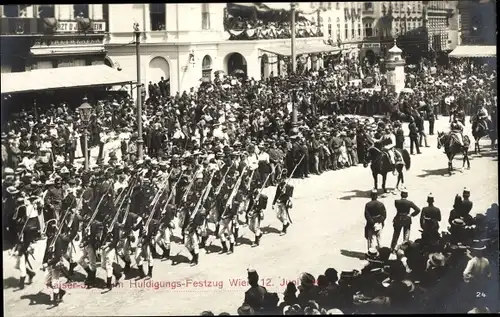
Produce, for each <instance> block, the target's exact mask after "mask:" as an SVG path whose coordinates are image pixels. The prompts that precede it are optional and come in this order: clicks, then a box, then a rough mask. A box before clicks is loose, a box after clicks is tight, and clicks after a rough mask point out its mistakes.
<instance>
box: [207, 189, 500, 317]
mask: <svg viewBox="0 0 500 317" xmlns="http://www.w3.org/2000/svg"><path fill="white" fill-rule="evenodd" d="M461 199H462V198H461V196H459V195H457V196H456V198H455V203H454V204H453V210H452V212H451V213H450V218H449V221H448V223H449V227H448V230H447V231H442V232H441V233H438V236H429V235H426V234H425V233H424V231H425V229H424V230H420V231H421V232H422V237H421V238H419V239H417V240H415V241H407V242H404V243H403V244H401V245H399V246H398V247H396V249H395V250H393V251H392V250H391V249H390V248H387V247H381V248H380V249H378V250H377V249H370V250H369V251H368V253H367V254H366V256H365V260H366V261H367V264H366V265H365V266H364V267H363V268H362V269H361V270H352V271H342V272H340V273H339V272H338V271H337V270H336V269H334V268H327V269H326V270H325V272H324V273H323V274H321V275H318V276H317V277H314V276H313V275H312V274H310V273H302V274H301V275H300V277H299V282H298V283H299V285H296V284H295V282H289V283H288V285H287V286H286V289H284V292H283V294H282V295H283V296H282V297H281V296H279V295H278V294H277V293H272V292H268V291H267V290H266V289H265V288H264V287H262V286H259V284H258V283H259V275H258V273H257V272H256V271H255V270H250V271H249V272H248V281H249V284H250V289H249V290H248V291H247V292H246V293H245V298H244V304H243V305H242V306H241V307H240V308H238V311H237V312H238V315H342V314H344V315H350V314H398V313H399V314H410V313H411V314H417V313H466V312H468V313H490V312H495V311H497V310H496V309H498V307H497V305H498V302H497V299H498V298H497V294H498V291H497V290H498V288H497V283H498V280H497V279H495V276H496V277H498V271H497V270H496V268H497V267H498V256H497V250H498V205H496V204H494V205H492V206H491V208H490V209H488V211H487V212H486V214H478V215H476V216H475V217H472V216H471V215H470V214H467V213H463V212H462V211H461V210H462V209H461V207H460V203H461ZM457 201H458V203H457ZM421 223H422V219H421ZM421 226H422V228H424V226H423V225H421ZM280 297H281V299H280ZM225 314H226V313H222V314H220V315H225ZM201 315H202V316H214V314H213V312H211V311H205V312H203V313H201Z"/></svg>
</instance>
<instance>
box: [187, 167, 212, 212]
mask: <svg viewBox="0 0 500 317" xmlns="http://www.w3.org/2000/svg"><path fill="white" fill-rule="evenodd" d="M214 175H215V171H213V172H212V175H210V179H209V180H208V183H207V185H206V186H205V188H204V189H203V191H202V192H201V195H200V199H198V203H196V206H195V207H194V210H193V212H192V214H191V217H190V220H193V219H194V217H195V216H196V214H197V213H198V210H199V209H200V206H201V205H202V204H203V202H204V201H205V199H207V197H208V194H209V193H210V189H211V186H212V178H213V177H214Z"/></svg>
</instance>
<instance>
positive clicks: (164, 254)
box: [161, 246, 170, 259]
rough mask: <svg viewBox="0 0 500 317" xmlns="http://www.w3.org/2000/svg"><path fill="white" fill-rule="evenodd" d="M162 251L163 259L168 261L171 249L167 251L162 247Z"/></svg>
mask: <svg viewBox="0 0 500 317" xmlns="http://www.w3.org/2000/svg"><path fill="white" fill-rule="evenodd" d="M161 250H162V251H163V253H162V254H161V258H162V259H168V258H169V257H170V249H167V248H166V247H164V246H161Z"/></svg>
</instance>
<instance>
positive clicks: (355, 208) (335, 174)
mask: <svg viewBox="0 0 500 317" xmlns="http://www.w3.org/2000/svg"><path fill="white" fill-rule="evenodd" d="M467 122H468V119H467ZM406 127H407V124H405V128H406ZM426 127H427V122H426ZM468 127H470V125H468ZM448 130H449V128H448V118H446V117H442V118H440V120H439V121H437V122H436V131H448ZM467 134H468V135H469V137H471V140H473V139H472V136H471V133H470V131H468V132H467ZM428 142H429V145H430V147H429V148H425V147H424V148H423V149H422V154H421V155H413V156H412V157H411V159H412V164H411V165H412V166H411V169H410V170H409V171H405V181H406V183H405V185H406V187H407V189H408V191H409V199H411V200H413V201H414V202H415V203H416V204H417V205H418V206H420V207H424V206H425V205H426V203H425V202H426V197H427V194H429V193H433V194H434V197H435V200H436V205H437V206H438V207H439V208H440V209H441V212H442V216H443V221H442V222H441V230H446V228H447V226H448V224H447V220H448V215H449V212H450V210H451V209H452V204H453V200H454V196H455V194H457V193H461V192H462V190H463V188H464V187H465V186H467V187H468V188H469V189H470V190H471V200H472V201H473V202H474V209H473V211H472V213H473V214H476V213H484V212H485V211H486V210H487V209H488V208H490V206H491V205H492V204H494V203H498V194H497V193H498V182H497V179H498V169H497V154H496V151H495V152H492V151H490V149H489V143H490V141H489V140H483V141H482V142H481V144H482V146H483V148H484V153H483V154H482V155H474V154H471V155H470V160H471V169H470V170H467V169H463V170H461V169H458V170H457V171H455V172H454V173H453V175H452V176H448V174H447V158H446V156H445V154H444V153H443V150H442V149H441V150H438V149H437V148H436V145H437V141H436V136H435V135H434V136H428ZM406 143H407V144H409V142H408V141H407V142H406ZM472 149H473V146H471V152H472ZM454 165H455V167H457V168H458V167H461V165H462V164H461V157H458V158H456V159H455V164H454ZM395 182H396V177H395V176H392V175H389V176H388V180H387V187H388V188H393V187H394V186H395ZM292 184H293V185H294V186H295V192H294V195H295V197H294V198H293V209H292V210H291V211H290V214H291V217H292V220H293V224H292V225H291V226H290V228H289V230H288V234H287V235H285V236H280V235H279V234H278V230H280V229H281V225H280V223H279V221H278V220H277V219H276V216H275V211H273V210H272V209H271V206H270V205H271V204H270V203H269V208H268V209H267V210H266V212H265V218H264V220H263V222H262V226H263V231H264V233H265V234H264V236H263V238H262V241H261V245H260V246H259V247H257V248H252V247H251V246H250V245H249V244H250V243H251V240H253V235H252V234H251V233H250V232H249V230H248V228H243V229H241V230H240V231H241V232H242V234H243V237H244V238H243V244H242V245H241V246H237V247H236V248H235V252H234V254H232V255H219V254H217V253H210V254H205V251H201V252H200V263H199V265H198V266H195V267H190V266H189V264H188V263H180V264H178V265H172V264H171V262H170V261H165V262H161V261H160V260H156V262H155V268H154V272H153V279H152V280H151V281H152V282H155V283H153V284H152V285H150V284H140V283H137V282H135V280H132V281H123V283H122V284H121V285H120V287H118V288H115V289H113V290H112V291H111V292H107V293H104V294H103V290H100V289H91V290H86V289H81V288H80V287H81V285H82V284H83V282H76V284H70V285H68V286H67V289H66V290H67V292H68V293H67V295H66V296H65V298H64V302H63V303H62V304H60V305H59V306H58V307H56V308H53V309H49V310H47V308H48V307H49V306H48V305H47V304H46V302H47V299H48V295H45V294H48V291H47V290H46V289H44V285H43V277H44V272H42V271H40V270H38V268H39V267H40V266H41V263H40V262H41V259H42V252H43V251H42V248H43V242H39V243H38V244H37V246H36V251H35V257H36V260H32V262H33V266H34V267H35V269H36V272H37V276H36V277H35V279H34V282H33V285H29V286H27V287H26V288H25V289H24V290H22V291H15V285H16V283H17V281H18V277H19V272H18V271H16V270H15V269H14V260H15V259H14V258H13V257H11V256H8V254H7V252H6V251H4V260H3V261H4V263H3V264H4V303H5V306H4V307H5V313H6V315H8V316H10V315H16V316H63V315H65V316H67V315H73V316H81V315H98V316H104V315H108V316H109V315H150V316H154V315H181V314H182V315H186V314H187V315H198V314H200V312H201V311H203V310H212V311H213V312H214V313H216V314H218V313H221V312H223V311H226V312H229V313H231V314H235V313H236V309H237V308H238V307H239V306H240V305H241V304H242V302H243V298H244V292H245V290H246V289H247V288H248V286H247V285H246V284H245V282H246V275H247V274H246V272H247V269H248V268H250V267H251V268H255V269H256V270H257V271H258V273H259V275H260V278H261V280H262V281H261V284H263V285H264V286H265V287H266V288H267V289H268V290H269V291H274V292H278V294H280V297H281V294H282V293H283V291H284V289H285V285H286V283H287V281H290V280H292V281H293V280H296V279H297V278H298V276H299V274H300V273H301V272H310V273H312V274H313V275H314V276H318V275H319V274H323V272H324V271H325V269H326V268H328V267H334V268H336V269H337V271H339V272H340V271H342V270H352V269H360V268H362V267H363V266H364V265H365V264H366V262H365V261H364V260H360V259H359V258H356V257H355V256H353V255H356V254H357V253H364V252H366V249H367V245H366V240H365V239H364V235H363V228H364V225H365V220H364V216H363V212H364V204H365V203H366V202H367V201H368V200H369V198H368V195H369V191H370V190H371V189H372V187H373V180H372V177H371V173H370V170H369V168H363V167H362V166H361V165H360V166H357V167H351V168H348V169H344V170H340V171H330V172H326V173H323V174H322V175H320V176H316V175H314V176H311V177H310V178H306V179H303V180H302V179H300V180H292ZM274 190H275V188H274V187H271V188H268V189H266V190H265V194H267V195H268V196H269V199H270V202H271V199H272V198H273V197H274V196H273V195H274ZM398 197H399V194H398V195H395V194H391V193H389V194H387V195H384V197H382V198H381V199H380V200H381V201H382V202H383V203H384V204H385V205H386V208H387V221H386V224H385V228H384V229H383V232H382V244H383V245H385V246H389V244H390V240H391V237H392V232H393V230H392V219H393V217H394V215H395V208H394V199H396V198H398ZM212 228H213V227H212ZM418 229H419V225H418V219H416V220H414V221H413V224H412V231H411V237H410V238H411V239H412V240H414V239H416V238H418V237H419V232H418ZM177 235H179V232H177ZM400 239H402V238H400ZM400 242H401V240H400ZM214 245H217V246H218V245H220V244H219V242H218V241H215V242H214ZM178 253H180V254H179V255H178V256H177V259H179V260H181V261H182V258H183V257H185V258H184V260H185V261H186V262H187V261H188V259H189V258H190V255H189V252H188V251H187V250H186V249H185V248H184V246H182V245H180V244H178V243H173V244H172V255H176V254H178ZM146 269H147V268H146ZM77 271H79V272H82V270H81V268H77ZM98 277H100V278H103V279H104V278H105V272H104V270H102V269H99V270H98ZM283 280H285V281H283ZM141 281H144V280H141ZM139 282H140V281H139ZM409 313H410V312H409Z"/></svg>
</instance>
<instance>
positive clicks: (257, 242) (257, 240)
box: [254, 233, 262, 246]
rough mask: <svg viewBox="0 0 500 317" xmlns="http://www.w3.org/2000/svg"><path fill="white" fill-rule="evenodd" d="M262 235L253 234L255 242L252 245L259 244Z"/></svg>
mask: <svg viewBox="0 0 500 317" xmlns="http://www.w3.org/2000/svg"><path fill="white" fill-rule="evenodd" d="M261 237H262V233H261V234H260V235H258V236H255V242H254V246H259V245H260V238H261Z"/></svg>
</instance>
